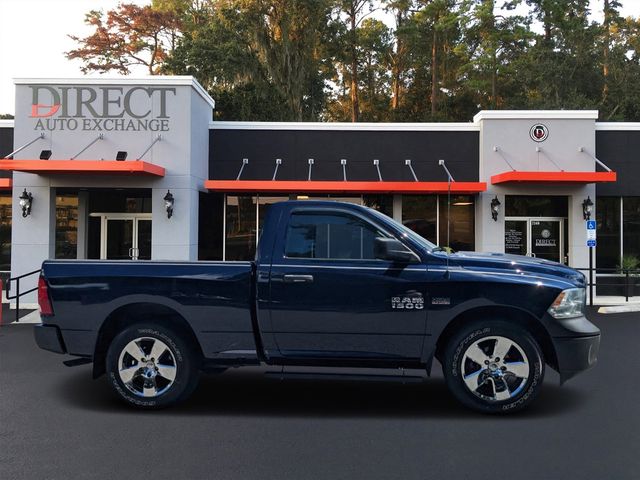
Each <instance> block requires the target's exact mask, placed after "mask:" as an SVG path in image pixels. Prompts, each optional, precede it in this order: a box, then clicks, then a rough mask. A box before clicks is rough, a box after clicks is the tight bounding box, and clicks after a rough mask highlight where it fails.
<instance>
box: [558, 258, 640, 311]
mask: <svg viewBox="0 0 640 480" xmlns="http://www.w3.org/2000/svg"><path fill="white" fill-rule="evenodd" d="M571 268H573V269H574V270H578V271H579V272H587V273H589V276H588V278H589V279H591V280H588V281H587V288H589V305H590V306H593V287H595V286H596V281H595V278H594V277H593V275H594V274H595V275H597V274H598V273H603V274H618V275H619V276H624V277H625V283H624V293H625V294H624V297H625V302H628V301H629V297H630V296H631V295H630V294H629V293H630V289H631V283H630V282H629V278H633V277H636V276H637V277H640V269H624V268H611V267H609V268H599V267H594V268H577V267H571ZM600 278H607V277H600ZM598 285H599V286H601V287H618V286H620V285H619V284H617V283H610V282H604V283H603V282H601V281H600V282H598ZM633 285H636V283H634V284H633Z"/></svg>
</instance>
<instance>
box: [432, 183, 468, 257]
mask: <svg viewBox="0 0 640 480" xmlns="http://www.w3.org/2000/svg"><path fill="white" fill-rule="evenodd" d="M439 201H440V209H439V210H440V239H439V243H438V245H440V246H446V245H447V201H448V195H440V196H439ZM449 211H450V212H451V222H450V223H449V246H450V247H451V248H452V249H453V250H455V251H467V252H469V251H473V250H474V249H475V246H476V242H475V204H474V198H473V196H471V195H455V196H452V197H451V206H450V208H449Z"/></svg>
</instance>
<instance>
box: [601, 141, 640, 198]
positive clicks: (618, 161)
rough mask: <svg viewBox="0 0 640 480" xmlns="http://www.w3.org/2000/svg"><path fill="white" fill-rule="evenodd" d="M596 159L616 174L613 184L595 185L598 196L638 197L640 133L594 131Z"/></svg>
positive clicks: (639, 186)
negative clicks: (616, 177) (615, 180)
mask: <svg viewBox="0 0 640 480" xmlns="http://www.w3.org/2000/svg"><path fill="white" fill-rule="evenodd" d="M596 157H598V159H599V160H601V161H602V162H604V163H605V164H606V165H607V166H608V167H609V168H610V169H611V170H613V171H614V172H617V174H618V181H617V182H615V183H600V184H597V186H596V193H597V194H598V195H603V196H604V195H612V196H640V131H637V130H618V131H596ZM598 170H602V169H601V168H600V167H598Z"/></svg>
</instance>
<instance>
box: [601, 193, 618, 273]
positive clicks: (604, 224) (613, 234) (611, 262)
mask: <svg viewBox="0 0 640 480" xmlns="http://www.w3.org/2000/svg"><path fill="white" fill-rule="evenodd" d="M596 220H597V222H598V225H597V228H598V230H597V231H598V246H597V247H596V265H597V266H598V267H600V268H605V269H609V268H616V267H617V266H618V265H619V264H620V197H598V198H597V200H596Z"/></svg>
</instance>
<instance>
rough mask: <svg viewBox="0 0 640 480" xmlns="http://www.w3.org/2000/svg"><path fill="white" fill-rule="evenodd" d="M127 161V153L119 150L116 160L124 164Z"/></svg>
mask: <svg viewBox="0 0 640 480" xmlns="http://www.w3.org/2000/svg"><path fill="white" fill-rule="evenodd" d="M126 159H127V152H125V151H124V150H118V153H116V160H117V161H118V162H124V161H125V160H126Z"/></svg>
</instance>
